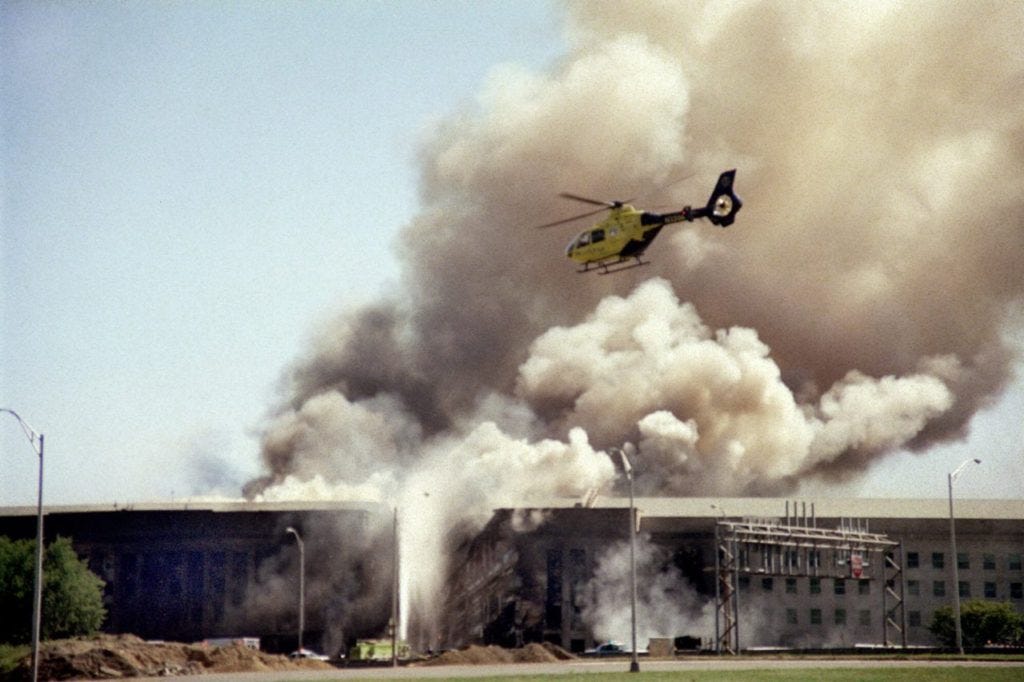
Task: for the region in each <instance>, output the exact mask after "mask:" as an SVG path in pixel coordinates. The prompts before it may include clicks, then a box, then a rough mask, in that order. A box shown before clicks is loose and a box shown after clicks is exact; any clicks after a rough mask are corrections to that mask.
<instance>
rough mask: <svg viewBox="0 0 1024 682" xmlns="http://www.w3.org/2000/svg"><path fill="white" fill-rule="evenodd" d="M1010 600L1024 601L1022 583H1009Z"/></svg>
mask: <svg viewBox="0 0 1024 682" xmlns="http://www.w3.org/2000/svg"><path fill="white" fill-rule="evenodd" d="M1010 599H1024V583H1010Z"/></svg>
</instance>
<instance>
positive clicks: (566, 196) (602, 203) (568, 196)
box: [558, 192, 622, 208]
mask: <svg viewBox="0 0 1024 682" xmlns="http://www.w3.org/2000/svg"><path fill="white" fill-rule="evenodd" d="M558 196H560V197H562V198H564V199H572V200H573V201H582V202H583V203H584V204H593V205H594V206H605V207H607V208H615V207H616V206H617V205H619V204H621V203H622V202H620V201H599V200H597V199H589V198H587V197H581V196H579V195H578V194H570V193H569V192H559V194H558Z"/></svg>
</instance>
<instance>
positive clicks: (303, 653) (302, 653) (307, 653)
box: [288, 649, 331, 661]
mask: <svg viewBox="0 0 1024 682" xmlns="http://www.w3.org/2000/svg"><path fill="white" fill-rule="evenodd" d="M288 658H290V659H292V660H293V661H297V660H299V659H303V658H304V659H306V660H310V661H329V660H331V659H330V657H329V656H324V655H323V654H318V653H317V652H315V651H313V650H312V649H297V650H296V651H293V652H291V653H290V654H288Z"/></svg>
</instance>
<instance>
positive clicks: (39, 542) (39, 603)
mask: <svg viewBox="0 0 1024 682" xmlns="http://www.w3.org/2000/svg"><path fill="white" fill-rule="evenodd" d="M0 412H6V413H7V414H9V415H11V416H12V417H14V418H15V419H17V420H18V423H19V424H20V425H21V430H22V431H24V432H25V435H26V436H27V437H28V442H29V443H31V444H32V449H33V450H35V451H36V454H37V455H38V456H39V485H38V494H39V501H38V503H37V506H36V577H35V586H34V587H33V590H32V682H37V680H38V679H39V629H40V626H41V625H42V622H43V441H44V439H43V434H41V433H37V432H36V431H35V430H34V429H33V428H32V427H31V426H29V425H28V424H27V423H25V420H24V419H22V418H21V417H20V416H19V415H18V413H17V412H15V411H14V410H11V409H8V408H6V407H0Z"/></svg>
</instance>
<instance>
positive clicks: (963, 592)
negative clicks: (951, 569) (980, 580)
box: [958, 580, 971, 599]
mask: <svg viewBox="0 0 1024 682" xmlns="http://www.w3.org/2000/svg"><path fill="white" fill-rule="evenodd" d="M958 585H959V588H960V598H961V599H963V598H965V597H970V596H971V584H970V583H969V582H967V581H966V580H961V581H960V582H959V583H958Z"/></svg>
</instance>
